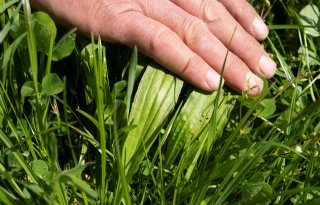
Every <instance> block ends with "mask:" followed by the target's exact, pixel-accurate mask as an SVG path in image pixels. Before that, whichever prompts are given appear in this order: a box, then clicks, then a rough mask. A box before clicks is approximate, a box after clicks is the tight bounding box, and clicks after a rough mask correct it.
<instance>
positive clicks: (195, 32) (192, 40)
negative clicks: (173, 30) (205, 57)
mask: <svg viewBox="0 0 320 205" xmlns="http://www.w3.org/2000/svg"><path fill="white" fill-rule="evenodd" d="M207 31H208V28H207V26H206V24H205V23H204V22H203V21H202V20H200V19H198V18H196V17H195V18H193V19H192V20H190V21H189V22H188V23H186V26H185V30H184V41H185V42H186V43H187V44H188V45H190V46H193V45H197V44H198V43H199V42H200V41H201V39H202V38H203V37H204V36H205V35H206V32H207Z"/></svg>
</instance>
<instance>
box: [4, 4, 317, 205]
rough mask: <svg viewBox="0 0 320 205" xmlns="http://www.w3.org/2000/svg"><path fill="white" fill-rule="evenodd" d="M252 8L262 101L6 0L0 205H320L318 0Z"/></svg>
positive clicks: (261, 5) (26, 6) (256, 5)
mask: <svg viewBox="0 0 320 205" xmlns="http://www.w3.org/2000/svg"><path fill="white" fill-rule="evenodd" d="M251 3H253V5H254V6H255V7H256V9H257V10H258V11H259V12H260V13H261V14H262V16H265V17H266V21H267V22H268V24H269V25H270V35H269V38H268V39H267V40H266V41H264V42H263V43H262V44H263V46H264V48H265V49H266V50H267V51H268V52H269V53H270V55H271V56H272V58H273V59H275V60H276V61H277V64H278V66H279V68H278V71H277V74H276V76H275V77H274V78H273V79H272V80H269V81H265V89H264V91H263V93H262V94H261V95H260V96H259V97H256V98H248V97H247V95H246V93H243V94H241V95H239V94H237V93H235V92H233V91H231V90H229V89H227V88H223V89H220V90H219V92H214V93H212V94H210V93H203V92H201V91H199V90H196V89H194V88H193V87H191V86H189V85H187V84H185V83H184V82H183V81H181V80H180V79H179V78H176V77H175V76H173V75H172V74H171V73H169V72H168V71H166V70H165V69H163V68H162V67H161V66H159V65H157V64H155V63H154V62H152V61H151V60H150V59H148V58H146V57H144V56H142V55H141V54H139V55H138V52H137V49H136V48H134V49H129V48H126V47H124V46H121V45H114V44H106V43H103V42H101V40H100V39H94V38H91V39H90V38H85V37H83V36H79V35H76V33H75V30H74V29H73V30H70V31H66V30H65V29H63V28H61V27H57V25H55V23H54V22H53V21H52V19H51V18H50V17H49V16H48V15H46V14H45V13H42V12H32V11H31V10H30V7H29V4H28V1H26V0H23V1H17V0H0V23H1V31H0V43H1V44H0V50H1V54H0V65H1V69H0V81H1V82H0V203H1V204H161V205H162V204H194V205H206V204H215V205H216V204H217V205H218V204H319V203H320V185H319V181H320V158H319V157H320V156H319V146H320V143H319V139H320V98H319V96H320V90H319V79H320V72H319V65H320V62H319V57H318V56H319V47H318V45H319V43H320V38H319V36H320V32H319V24H316V23H317V22H319V21H318V20H319V18H320V17H319V12H317V8H316V7H317V6H318V7H319V1H309V2H304V3H301V2H299V1H294V0H282V1H280V0H279V1H270V2H269V1H262V0H261V1H260V0H259V1H254V2H252V1H251ZM307 5H309V6H307ZM312 5H316V6H312ZM306 6H307V7H306ZM308 19H309V21H308ZM310 19H311V20H310ZM312 22H315V23H312ZM39 29H40V31H39ZM138 57H139V59H138Z"/></svg>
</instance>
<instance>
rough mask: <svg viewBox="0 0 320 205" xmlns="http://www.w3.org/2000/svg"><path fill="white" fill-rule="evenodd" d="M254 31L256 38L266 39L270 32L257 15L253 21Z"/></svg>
mask: <svg viewBox="0 0 320 205" xmlns="http://www.w3.org/2000/svg"><path fill="white" fill-rule="evenodd" d="M252 26H253V32H254V35H255V37H256V38H258V39H265V38H266V37H267V36H268V34H269V29H268V27H267V25H266V24H265V23H264V22H263V21H262V20H261V19H260V18H258V17H255V18H254V20H253V23H252Z"/></svg>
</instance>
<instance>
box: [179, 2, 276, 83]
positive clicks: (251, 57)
mask: <svg viewBox="0 0 320 205" xmlns="http://www.w3.org/2000/svg"><path fill="white" fill-rule="evenodd" d="M174 1H175V2H176V3H178V4H179V5H180V4H181V7H182V8H183V9H185V10H186V11H188V12H190V13H192V14H193V15H194V16H197V17H199V18H201V19H202V20H203V21H204V22H206V24H207V26H208V27H209V29H210V30H211V32H212V33H213V34H214V35H215V36H216V37H217V38H218V39H219V40H220V41H221V42H222V43H223V44H224V45H228V44H229V42H230V41H232V43H231V47H230V49H231V51H232V52H233V53H234V54H236V56H238V57H239V58H241V59H242V60H243V62H245V63H246V64H247V66H248V67H249V68H250V69H251V70H252V71H253V72H254V73H256V74H258V75H261V76H264V77H265V78H271V77H272V76H273V75H274V73H275V72H276V64H275V63H274V62H273V61H272V60H271V59H270V58H269V56H268V55H267V53H266V52H264V50H263V49H262V47H261V45H260V44H259V43H258V42H257V41H256V39H255V38H254V37H253V36H252V35H250V34H249V33H247V32H246V30H245V29H243V27H242V26H241V25H240V24H239V23H238V22H237V21H236V20H235V19H234V18H233V17H232V16H231V15H230V13H229V12H228V11H227V10H226V8H225V7H224V5H222V4H221V3H219V2H218V1H215V0H204V1H195V2H189V4H188V3H185V1H183V2H182V1H180V0H174ZM199 2H200V3H199ZM228 2H237V3H235V4H236V5H237V4H239V2H242V1H240V0H237V1H230V0H228ZM244 2H245V1H244ZM245 3H246V6H247V7H245V8H252V7H251V6H250V5H249V4H248V3H247V2H245ZM228 4H230V3H228ZM250 11H251V10H250ZM248 13H249V12H248ZM254 14H256V13H255V11H254V10H253V12H251V15H248V19H250V17H252V16H253V15H254ZM243 16H245V17H247V15H243ZM241 18H242V17H241ZM234 31H235V35H234V36H233V33H234Z"/></svg>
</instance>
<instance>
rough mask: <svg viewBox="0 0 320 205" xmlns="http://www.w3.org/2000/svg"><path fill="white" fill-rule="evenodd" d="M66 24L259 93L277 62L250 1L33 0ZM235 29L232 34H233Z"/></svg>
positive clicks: (213, 83) (190, 73) (212, 83)
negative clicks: (265, 47)
mask: <svg viewBox="0 0 320 205" xmlns="http://www.w3.org/2000/svg"><path fill="white" fill-rule="evenodd" d="M30 2H31V4H32V5H33V6H34V7H35V8H37V9H40V10H44V11H46V12H48V13H49V14H50V15H51V16H52V17H53V18H54V19H56V20H57V21H58V22H60V23H61V24H64V25H66V26H69V27H77V28H78V30H79V31H80V32H81V33H83V34H85V35H90V34H91V33H94V34H95V35H100V36H101V38H102V39H103V40H105V41H111V42H119V43H123V44H126V45H128V46H134V45H136V46H137V47H138V49H139V51H140V52H142V53H144V54H145V55H147V56H149V57H151V58H153V59H154V60H155V61H157V62H158V63H160V64H162V65H163V66H165V67H166V68H167V69H169V70H170V71H172V72H174V73H176V74H177V75H179V76H181V77H182V78H183V79H184V80H186V81H187V82H189V83H191V84H192V85H194V86H196V87H198V88H200V89H202V90H205V91H213V90H216V89H218V84H219V79H220V75H219V73H220V72H221V69H222V65H223V61H224V59H225V56H226V53H227V47H228V44H229V42H230V40H231V39H232V41H231V45H230V53H229V55H228V58H227V61H226V67H225V71H224V80H225V83H226V84H227V85H228V86H229V87H231V88H233V89H234V90H236V91H239V92H241V91H247V92H248V94H249V95H250V96H255V95H258V94H259V93H260V92H261V90H262V88H263V81H262V80H261V79H260V78H259V77H258V76H261V77H264V78H267V79H269V78H271V77H272V76H273V75H274V74H275V72H276V64H275V63H274V62H273V61H272V60H271V59H270V57H269V56H268V54H267V53H266V52H265V51H264V50H263V48H262V47H261V45H260V44H259V41H260V40H263V39H265V38H266V37H267V35H268V28H267V26H266V25H265V24H264V23H263V21H262V19H261V18H260V16H259V15H258V14H257V13H256V11H255V10H254V8H253V7H252V6H251V5H249V3H248V2H247V1H246V0H171V1H170V0H30ZM234 31H235V34H234V36H233V38H232V34H233V33H234Z"/></svg>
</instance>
